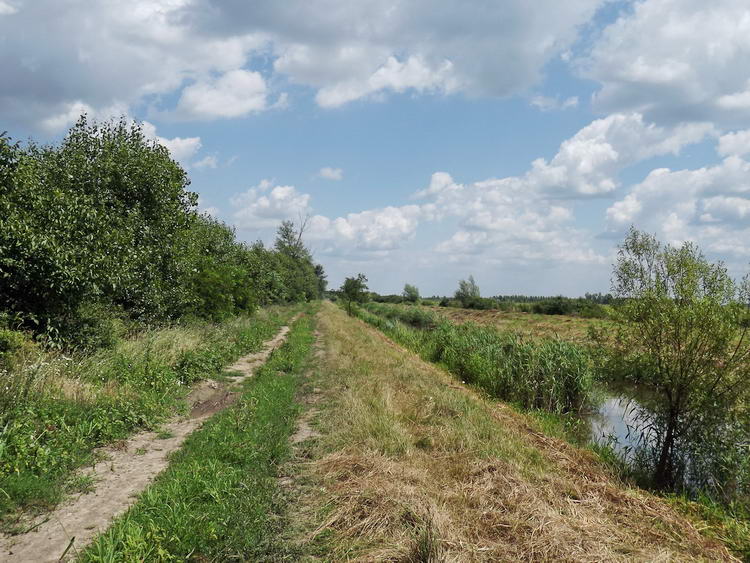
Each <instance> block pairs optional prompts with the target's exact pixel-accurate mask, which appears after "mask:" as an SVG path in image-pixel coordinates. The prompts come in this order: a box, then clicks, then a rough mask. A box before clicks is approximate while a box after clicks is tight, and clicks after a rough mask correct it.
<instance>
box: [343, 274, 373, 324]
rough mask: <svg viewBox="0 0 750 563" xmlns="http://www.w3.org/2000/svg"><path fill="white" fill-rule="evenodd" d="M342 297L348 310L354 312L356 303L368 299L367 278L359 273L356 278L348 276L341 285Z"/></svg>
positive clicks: (350, 312)
mask: <svg viewBox="0 0 750 563" xmlns="http://www.w3.org/2000/svg"><path fill="white" fill-rule="evenodd" d="M341 298H342V299H343V300H344V302H346V312H347V313H349V314H350V315H351V314H352V305H353V304H354V303H364V302H365V301H367V278H366V277H365V275H364V274H357V277H356V278H346V279H345V280H344V283H343V285H342V286H341Z"/></svg>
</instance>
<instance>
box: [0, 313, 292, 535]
mask: <svg viewBox="0 0 750 563" xmlns="http://www.w3.org/2000/svg"><path fill="white" fill-rule="evenodd" d="M290 314H291V313H290V312H288V311H280V310H276V311H271V312H264V313H260V314H258V315H256V316H254V317H246V318H239V319H234V320H232V321H228V322H226V323H222V324H201V325H193V326H183V327H173V328H167V329H161V330H153V331H147V332H145V333H142V334H140V335H138V336H137V337H135V338H132V339H129V340H124V341H121V342H119V343H118V344H116V346H115V347H114V348H113V349H111V350H101V351H99V352H97V353H95V354H92V355H81V356H73V357H70V356H65V355H62V354H59V353H45V352H43V351H40V350H36V353H35V354H28V357H26V358H23V361H21V362H18V363H17V364H16V365H15V366H14V367H13V368H12V369H11V370H10V371H6V372H5V373H4V374H2V377H3V381H2V382H3V389H2V391H0V399H2V401H0V402H2V406H3V410H2V412H0V522H2V521H3V520H4V524H5V526H6V527H7V526H9V525H10V526H12V519H9V518H8V513H9V512H12V511H14V509H16V508H19V507H22V506H26V505H34V504H40V505H43V506H48V505H50V504H53V503H55V502H57V501H58V500H59V498H60V495H61V493H62V491H63V488H64V485H65V483H66V480H67V477H68V475H69V474H70V471H71V470H72V469H74V468H75V467H78V466H80V465H82V464H85V463H86V462H88V461H89V460H90V459H91V456H92V451H93V449H94V448H96V447H97V446H100V445H103V444H106V443H110V442H113V441H116V440H118V439H122V438H125V437H126V436H127V435H128V434H129V433H131V432H132V431H134V430H135V429H137V428H141V427H146V428H150V427H154V426H155V425H157V424H158V423H160V422H161V421H163V420H164V419H165V418H166V417H168V416H170V415H172V414H174V413H175V412H177V411H179V410H180V409H181V408H183V407H182V405H183V404H184V403H183V401H181V400H180V399H181V398H182V397H184V396H185V394H186V393H187V386H188V384H190V383H192V382H194V381H196V380H198V379H201V378H207V377H212V376H215V375H218V374H220V373H221V371H222V370H223V368H224V366H225V365H226V364H227V363H229V362H230V361H231V360H233V359H235V358H236V357H238V356H240V355H242V354H244V353H248V352H250V351H253V350H255V349H258V348H259V347H260V345H261V343H262V342H263V341H264V340H266V339H268V338H269V337H271V336H272V335H273V334H275V333H276V332H277V330H278V328H279V326H280V325H281V324H282V323H283V322H284V320H285V319H286V318H287V317H288V316H289V315H290ZM4 517H5V518H4Z"/></svg>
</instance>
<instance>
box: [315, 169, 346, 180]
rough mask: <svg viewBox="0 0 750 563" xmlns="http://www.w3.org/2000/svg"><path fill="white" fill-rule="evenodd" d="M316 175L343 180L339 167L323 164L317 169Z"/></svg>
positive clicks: (342, 173) (327, 178) (342, 172)
mask: <svg viewBox="0 0 750 563" xmlns="http://www.w3.org/2000/svg"><path fill="white" fill-rule="evenodd" d="M318 176H320V177H321V178H324V179H326V180H343V179H344V171H343V170H342V169H341V168H331V167H329V166H324V167H323V168H321V169H320V170H319V171H318Z"/></svg>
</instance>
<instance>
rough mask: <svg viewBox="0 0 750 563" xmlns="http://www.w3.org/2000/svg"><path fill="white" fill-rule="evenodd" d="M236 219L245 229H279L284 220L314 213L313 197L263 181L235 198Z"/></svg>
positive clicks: (295, 189)
mask: <svg viewBox="0 0 750 563" xmlns="http://www.w3.org/2000/svg"><path fill="white" fill-rule="evenodd" d="M231 203H232V206H233V207H234V208H235V211H234V213H233V218H234V222H235V224H236V225H237V226H238V227H239V228H241V229H251V230H257V229H264V228H269V227H276V226H278V224H279V223H280V222H281V221H283V220H284V219H297V218H298V217H299V216H301V215H307V214H309V212H310V205H309V204H310V195H309V194H304V193H300V192H298V191H297V188H295V187H294V186H274V185H273V183H272V182H270V181H269V180H263V181H261V182H260V184H258V185H257V186H253V187H251V188H249V189H248V190H247V191H245V192H243V193H241V194H238V195H236V196H234V197H233V198H232V199H231Z"/></svg>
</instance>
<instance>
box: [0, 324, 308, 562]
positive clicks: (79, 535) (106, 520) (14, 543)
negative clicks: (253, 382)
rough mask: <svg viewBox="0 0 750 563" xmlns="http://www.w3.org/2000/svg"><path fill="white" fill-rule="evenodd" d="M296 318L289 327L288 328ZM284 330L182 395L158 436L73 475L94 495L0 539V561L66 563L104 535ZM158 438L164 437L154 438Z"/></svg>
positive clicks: (121, 447) (106, 451)
mask: <svg viewBox="0 0 750 563" xmlns="http://www.w3.org/2000/svg"><path fill="white" fill-rule="evenodd" d="M298 317H299V315H296V316H295V317H294V318H293V319H292V320H291V321H290V322H289V325H291V324H292V323H293V322H294V321H295V320H297V318H298ZM289 325H286V326H283V327H281V329H280V330H279V332H278V333H277V334H276V336H274V337H273V338H272V339H270V340H268V341H266V342H264V344H263V347H262V349H261V350H260V351H259V352H255V353H253V354H248V355H246V356H243V357H242V358H240V359H239V360H237V361H236V362H235V363H234V364H232V365H231V366H229V367H227V370H229V371H231V372H239V373H240V375H238V376H235V377H230V378H228V380H227V381H226V382H221V383H220V382H217V381H213V380H206V381H202V382H201V383H199V384H198V385H197V386H196V387H195V388H193V390H192V391H191V392H190V394H189V395H188V398H187V401H188V405H189V406H190V413H189V414H188V415H187V417H181V418H178V419H173V420H172V421H170V422H169V423H167V424H164V425H162V427H161V431H160V432H158V433H157V432H140V433H138V434H135V435H134V436H132V437H131V438H129V439H128V440H126V441H124V442H121V443H119V444H116V445H112V446H107V447H105V448H101V449H100V450H98V454H99V455H98V456H97V457H102V458H104V461H100V462H98V463H96V464H95V465H94V466H93V467H88V468H85V469H82V470H80V471H79V472H78V474H79V475H81V476H84V477H91V478H93V480H94V483H95V484H94V490H93V491H91V492H87V493H83V494H81V495H79V496H77V497H74V498H71V499H68V500H67V501H64V502H63V503H61V504H60V505H59V506H58V507H57V508H56V509H55V510H53V511H52V512H50V513H48V514H46V515H43V516H41V517H39V518H37V519H36V521H35V522H31V523H29V525H28V528H29V529H30V531H28V532H26V533H24V534H19V535H15V536H8V535H4V536H2V537H0V561H7V562H9V563H11V562H13V563H16V562H18V563H21V562H24V563H27V562H32V561H33V562H35V563H37V562H38V563H42V562H52V561H68V560H71V559H73V558H74V557H75V556H76V555H77V554H78V553H79V551H80V550H81V549H82V548H84V547H85V546H86V545H88V544H89V543H90V542H91V540H93V539H94V538H95V537H96V536H97V535H98V534H99V533H101V532H103V531H104V530H106V529H107V528H108V527H109V525H110V524H111V522H112V520H113V519H115V518H117V517H118V516H120V515H121V514H123V513H124V512H125V511H126V510H127V509H128V508H129V507H130V506H131V505H133V504H134V503H135V502H136V501H137V495H138V494H140V493H141V492H142V491H143V490H145V489H146V487H147V486H148V485H149V484H150V483H151V481H152V480H153V479H154V477H156V476H157V475H158V474H159V473H161V472H162V471H163V470H164V469H166V467H167V466H168V465H169V456H170V454H172V453H173V452H175V451H177V450H178V449H179V448H180V447H181V446H182V444H183V442H184V441H185V439H186V438H187V437H188V436H189V435H190V434H191V433H192V432H193V431H195V430H197V429H198V428H200V426H201V425H202V424H203V423H204V422H205V421H206V420H208V419H209V418H210V417H211V416H213V415H214V414H216V413H217V412H219V411H222V410H224V409H226V408H227V407H229V406H231V405H232V404H233V403H235V402H236V401H237V399H238V398H239V395H240V393H239V391H237V390H233V388H235V387H236V385H237V384H239V383H241V382H242V381H244V380H245V379H247V378H248V377H250V376H252V374H253V373H254V371H255V370H256V369H257V368H258V367H260V366H261V365H263V364H264V363H265V362H266V361H267V360H268V358H269V357H270V355H271V353H272V352H273V351H274V350H275V349H277V348H278V347H280V346H281V345H282V344H283V343H284V342H285V341H286V338H287V335H288V333H289V330H290V328H289ZM159 435H162V436H164V435H168V436H169V437H167V438H159Z"/></svg>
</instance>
